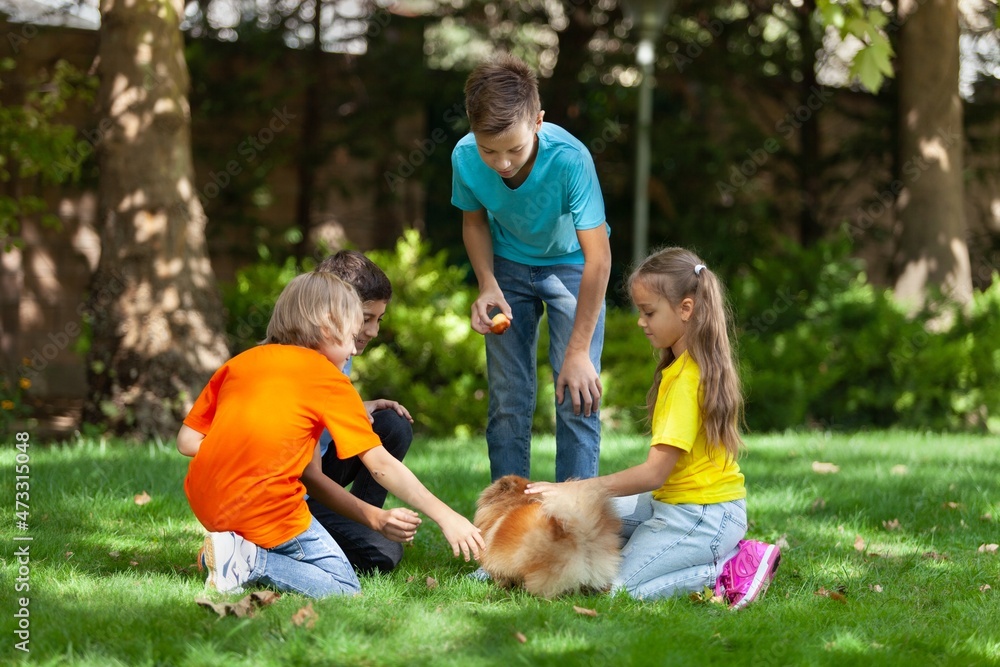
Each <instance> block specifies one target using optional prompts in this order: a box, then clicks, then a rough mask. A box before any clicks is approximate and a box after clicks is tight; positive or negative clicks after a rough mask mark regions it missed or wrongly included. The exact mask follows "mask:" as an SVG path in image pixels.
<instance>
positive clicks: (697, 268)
mask: <svg viewBox="0 0 1000 667" xmlns="http://www.w3.org/2000/svg"><path fill="white" fill-rule="evenodd" d="M704 268H705V265H704V264H695V265H694V275H696V276H700V275H701V270H702V269H704Z"/></svg>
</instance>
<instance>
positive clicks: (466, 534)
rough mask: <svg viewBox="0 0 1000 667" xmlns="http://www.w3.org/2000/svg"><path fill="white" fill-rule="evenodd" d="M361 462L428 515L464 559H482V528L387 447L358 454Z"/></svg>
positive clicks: (379, 479)
mask: <svg viewBox="0 0 1000 667" xmlns="http://www.w3.org/2000/svg"><path fill="white" fill-rule="evenodd" d="M358 457H359V458H360V459H361V463H362V464H364V466H365V467H366V468H368V471H369V472H370V473H371V474H372V478H373V479H374V480H375V481H376V482H378V483H379V484H381V485H382V487H383V488H385V489H387V490H388V491H389V492H391V493H392V494H393V495H395V496H396V497H397V498H399V499H400V500H402V501H403V502H405V503H407V504H409V505H412V506H413V507H416V508H417V509H418V510H420V511H421V512H423V513H424V514H426V515H427V516H429V517H430V518H431V519H432V520H433V521H434V522H435V523H436V524H437V525H438V526H440V527H441V532H442V533H444V538H445V539H446V540H448V544H450V545H451V550H452V553H454V555H456V556H458V554H459V552H461V554H462V555H463V556H464V557H465V560H469V558H470V557H472V558H476V559H478V558H479V552H480V550H482V549H484V548H485V547H486V543H485V542H484V541H483V537H482V535H480V533H479V529H478V528H476V527H475V526H473V525H472V522H471V521H469V520H468V519H466V518H465V517H464V516H462V515H461V514H459V513H458V512H456V511H455V510H453V509H451V508H450V507H448V505H446V504H445V503H443V502H442V501H441V500H439V499H438V498H437V497H436V496H435V495H434V494H432V493H431V492H430V491H428V490H427V487H425V486H424V485H423V483H421V481H420V480H419V479H417V476H416V475H414V474H413V473H412V472H411V471H410V469H409V468H407V467H406V466H405V465H403V463H402V462H400V461H397V460H396V458H395V457H393V456H392V455H391V454H390V453H389V452H388V451H386V449H385V447H373V448H372V449H369V450H368V451H366V452H362V453H361V454H358Z"/></svg>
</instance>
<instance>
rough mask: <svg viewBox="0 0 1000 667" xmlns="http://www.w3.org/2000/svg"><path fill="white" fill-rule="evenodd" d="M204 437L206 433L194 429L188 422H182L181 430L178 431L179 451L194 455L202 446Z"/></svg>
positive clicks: (186, 454) (185, 454)
mask: <svg viewBox="0 0 1000 667" xmlns="http://www.w3.org/2000/svg"><path fill="white" fill-rule="evenodd" d="M204 439H205V434H204V433H200V432H198V431H196V430H194V429H193V428H191V427H190V426H188V425H187V424H181V430H180V431H178V432H177V451H179V452H180V453H181V454H183V455H184V456H194V455H195V454H197V453H198V450H199V449H200V448H201V441H202V440H204Z"/></svg>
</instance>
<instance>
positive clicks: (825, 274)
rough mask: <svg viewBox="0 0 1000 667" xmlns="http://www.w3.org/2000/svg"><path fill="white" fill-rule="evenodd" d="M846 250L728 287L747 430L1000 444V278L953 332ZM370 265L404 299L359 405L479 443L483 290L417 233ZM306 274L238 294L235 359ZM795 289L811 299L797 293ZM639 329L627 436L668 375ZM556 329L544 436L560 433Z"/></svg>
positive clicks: (621, 337)
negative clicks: (473, 318) (996, 437)
mask: <svg viewBox="0 0 1000 667" xmlns="http://www.w3.org/2000/svg"><path fill="white" fill-rule="evenodd" d="M848 251H849V245H848V244H847V243H845V242H841V243H839V244H834V243H827V242H822V243H819V244H817V245H816V246H815V247H814V248H812V249H810V250H802V249H801V248H799V247H797V246H795V245H793V244H788V245H787V246H786V247H784V248H783V249H781V251H780V252H776V253H775V255H774V256H772V257H769V258H766V259H764V258H761V259H756V260H754V261H752V262H751V263H750V264H749V265H748V266H745V267H743V268H742V269H741V271H740V274H739V277H738V279H735V280H733V281H732V285H733V286H734V289H732V290H731V291H730V295H729V296H730V299H731V303H732V306H733V309H734V311H735V317H736V328H737V342H738V345H737V347H738V354H739V357H740V360H741V366H742V375H743V380H744V384H745V388H746V391H747V395H748V402H747V411H746V420H747V427H748V428H749V429H750V430H752V431H771V430H778V431H781V430H786V429H796V428H803V427H815V428H822V429H829V430H851V429H862V428H886V427H893V426H897V427H900V428H909V429H918V430H925V429H931V430H948V431H974V432H993V433H1000V415H998V414H997V411H996V408H995V406H997V405H1000V351H998V349H997V346H996V345H992V344H989V343H987V344H983V342H982V341H996V340H1000V281H997V280H996V277H994V282H993V286H992V287H990V288H988V289H987V290H985V291H982V292H979V293H977V295H976V298H975V303H974V306H973V308H972V309H971V310H970V311H969V312H968V313H966V312H963V311H961V310H959V309H957V308H956V309H954V310H951V311H947V312H949V313H950V316H949V319H950V321H949V322H948V323H947V325H944V324H941V325H939V326H938V328H937V329H935V328H934V327H931V328H928V326H927V325H926V323H925V322H926V320H925V319H924V318H920V317H917V318H914V317H910V316H909V315H907V314H906V313H905V312H904V311H903V310H902V309H901V308H900V306H899V305H898V304H897V303H896V302H895V301H894V300H893V298H892V295H891V293H890V292H889V291H888V290H887V289H885V288H881V287H876V286H874V285H872V284H871V283H870V282H869V281H868V279H867V277H866V275H865V272H864V270H863V268H862V266H861V265H860V263H859V262H858V261H857V260H855V259H852V258H851V257H850V255H849V253H848ZM368 255H369V257H371V259H372V260H373V261H375V262H376V263H377V264H378V265H379V266H380V267H382V268H383V270H385V272H386V274H387V275H388V276H389V279H390V280H391V281H392V284H393V298H392V302H391V303H390V305H389V308H388V309H387V311H386V317H385V319H384V320H383V323H382V329H381V333H380V334H379V337H378V338H377V339H376V340H375V341H373V342H372V343H370V344H369V347H368V349H367V350H366V352H365V354H363V355H361V356H359V357H357V358H356V359H355V362H354V366H353V377H352V379H353V380H354V382H355V385H356V386H357V387H358V390H359V391H360V392H361V395H362V396H363V397H364V398H365V399H374V398H390V399H393V400H396V401H399V402H400V403H402V404H403V405H405V406H407V408H408V409H409V410H410V412H411V413H412V414H413V416H414V419H415V422H416V423H415V427H416V429H417V430H418V431H420V432H422V433H426V434H429V435H441V436H446V435H460V436H467V435H470V434H476V433H479V432H481V431H482V429H483V415H484V414H485V412H486V389H487V387H486V356H485V349H484V345H483V341H482V339H481V337H480V336H479V334H477V333H475V332H474V331H472V329H471V327H470V326H469V323H468V318H469V311H470V306H471V304H472V302H473V301H474V300H475V296H476V291H475V288H474V286H472V285H470V284H469V283H468V281H467V280H466V272H465V270H464V269H463V268H462V267H460V266H455V265H453V264H450V263H449V262H448V261H447V259H446V254H445V253H444V252H443V251H434V250H433V249H432V248H431V245H430V244H429V243H428V242H427V241H426V240H424V239H422V238H420V236H419V235H418V234H417V233H416V232H413V231H410V232H407V233H406V234H405V235H404V236H403V237H402V238H401V239H400V240H399V241H398V242H397V244H396V247H395V248H394V249H393V250H386V251H374V252H370V253H368ZM295 274H296V269H295V266H294V265H293V264H291V263H289V264H286V265H283V266H279V267H276V266H275V265H274V264H273V263H270V262H262V263H260V264H257V265H253V266H250V267H247V268H245V269H244V270H242V271H241V272H240V275H239V278H238V280H237V283H236V284H237V286H238V287H237V288H236V289H230V290H227V296H226V307H227V308H228V310H229V313H230V318H229V322H230V330H229V335H230V340H231V341H232V344H233V346H234V351H237V350H240V349H245V348H246V347H249V346H250V345H253V344H254V342H255V341H259V340H260V339H261V338H263V336H264V330H265V328H266V326H267V317H268V315H269V314H270V308H271V307H272V306H273V304H274V300H275V299H276V298H277V295H278V293H279V292H280V291H281V288H282V287H283V286H284V285H285V284H286V283H287V282H288V281H289V280H291V278H292V277H294V275H295ZM787 285H797V286H799V288H800V289H799V290H798V291H796V292H794V293H789V292H788V291H787V287H786V286H787ZM939 312H940V311H939ZM938 317H940V314H939V315H938ZM636 321H637V316H636V314H635V313H634V312H632V310H631V309H629V308H627V307H613V308H610V309H609V310H608V316H607V324H606V335H605V344H604V356H603V362H602V363H603V370H602V373H601V378H602V383H603V385H604V391H605V393H604V397H603V399H602V406H601V411H602V420H603V422H604V424H605V428H611V429H615V430H620V431H622V432H643V431H644V430H645V429H646V408H645V397H646V391H647V390H648V389H649V386H650V384H651V382H652V373H653V369H654V368H655V366H656V356H655V351H654V350H652V349H651V348H650V346H649V343H648V341H647V340H646V338H645V336H643V334H642V331H641V330H640V329H639V328H638V326H637V325H636ZM545 327H546V325H545V323H544V322H543V324H542V335H541V337H540V341H539V352H540V354H539V357H538V358H539V369H538V377H539V388H540V391H539V399H538V409H537V411H536V414H535V425H534V426H535V430H536V431H538V432H553V431H554V419H555V413H554V409H553V402H554V400H555V399H554V394H553V390H552V370H551V368H550V367H549V366H548V364H547V361H546V359H547V354H546V352H545V351H546V350H547V346H548V337H547V334H546V330H545ZM977 341H980V342H978V343H977Z"/></svg>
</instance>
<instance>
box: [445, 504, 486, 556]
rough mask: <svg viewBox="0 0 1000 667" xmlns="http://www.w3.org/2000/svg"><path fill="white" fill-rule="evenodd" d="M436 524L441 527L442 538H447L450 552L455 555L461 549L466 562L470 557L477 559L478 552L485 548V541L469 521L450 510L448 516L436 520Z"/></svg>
mask: <svg viewBox="0 0 1000 667" xmlns="http://www.w3.org/2000/svg"><path fill="white" fill-rule="evenodd" d="M438 526H440V527H441V532H442V533H444V539H446V540H448V544H450V545H451V552H452V553H453V554H454V555H455V556H458V554H459V552H460V551H461V553H462V555H463V556H464V557H465V561H466V562H468V561H469V558H470V557H471V558H475V559H476V560H479V552H480V551H482V550H483V549H485V548H486V542H485V541H484V540H483V536H482V534H481V533H480V532H479V529H478V528H476V527H475V526H474V525H472V522H471V521H469V520H468V519H466V518H465V517H464V516H462V515H461V514H459V513H458V512H454V511H452V512H451V514H450V515H449V516H448V518H446V519H444V520H442V521H440V522H438Z"/></svg>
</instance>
